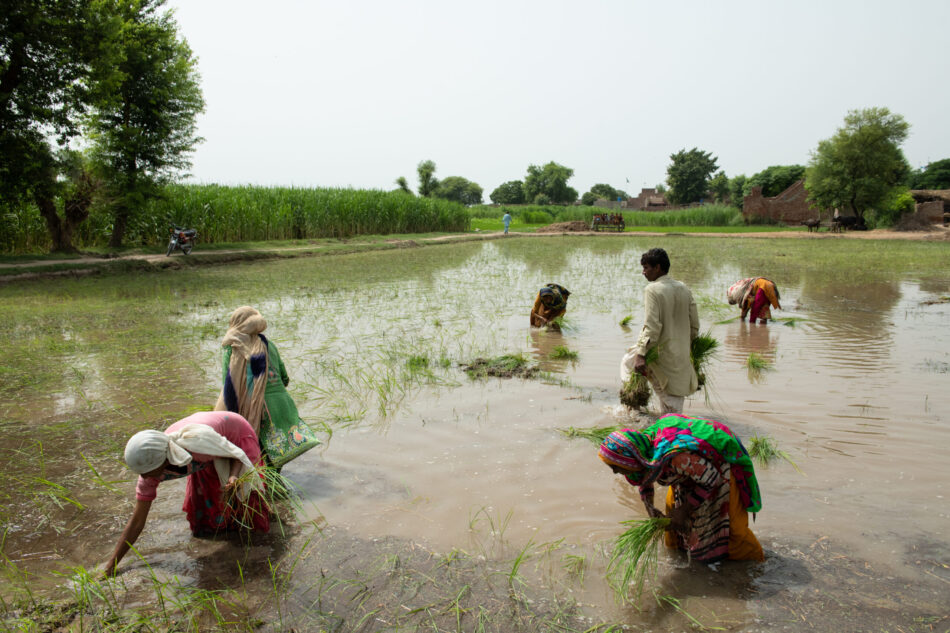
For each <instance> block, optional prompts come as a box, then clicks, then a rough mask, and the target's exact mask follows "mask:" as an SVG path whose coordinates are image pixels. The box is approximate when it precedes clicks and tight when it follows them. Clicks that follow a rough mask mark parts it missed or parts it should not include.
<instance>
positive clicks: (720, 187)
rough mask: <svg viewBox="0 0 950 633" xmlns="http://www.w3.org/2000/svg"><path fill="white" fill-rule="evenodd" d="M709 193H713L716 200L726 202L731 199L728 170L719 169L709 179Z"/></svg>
mask: <svg viewBox="0 0 950 633" xmlns="http://www.w3.org/2000/svg"><path fill="white" fill-rule="evenodd" d="M709 193H711V194H712V195H713V197H714V198H715V199H716V202H725V201H726V200H728V199H729V176H727V175H726V172H724V171H718V172H716V175H715V176H713V177H712V178H710V179H709Z"/></svg>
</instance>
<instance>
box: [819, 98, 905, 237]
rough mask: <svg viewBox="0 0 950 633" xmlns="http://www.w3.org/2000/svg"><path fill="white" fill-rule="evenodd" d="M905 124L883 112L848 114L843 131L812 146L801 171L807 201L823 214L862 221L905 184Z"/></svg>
mask: <svg viewBox="0 0 950 633" xmlns="http://www.w3.org/2000/svg"><path fill="white" fill-rule="evenodd" d="M909 127H910V126H909V124H908V123H907V122H906V121H905V120H904V117H902V116H901V115H899V114H892V113H891V111H890V110H888V109H887V108H867V109H864V110H851V111H849V112H848V114H847V116H845V118H844V127H841V128H839V129H838V131H837V132H836V133H835V135H834V136H832V137H831V138H829V139H825V140H823V141H821V142H820V143H818V149H816V150H815V151H814V152H813V153H812V157H811V161H810V162H809V163H808V168H807V169H806V170H805V187H806V188H807V189H808V193H809V196H810V197H811V199H812V200H814V201H815V202H816V203H817V204H818V205H819V206H821V207H824V208H826V209H830V208H834V207H839V208H845V209H850V210H851V212H852V213H853V214H854V215H856V216H857V217H858V218H861V219H862V220H863V219H864V213H865V212H866V211H867V210H869V209H874V208H877V207H882V206H885V205H886V204H887V202H888V200H889V199H890V198H891V197H892V195H893V190H894V189H895V188H897V187H899V186H901V185H903V184H904V183H906V181H907V178H908V176H909V175H910V165H908V164H907V159H906V158H904V152H902V151H901V147H900V146H901V144H902V143H903V142H904V140H905V139H906V138H907V131H908V129H909Z"/></svg>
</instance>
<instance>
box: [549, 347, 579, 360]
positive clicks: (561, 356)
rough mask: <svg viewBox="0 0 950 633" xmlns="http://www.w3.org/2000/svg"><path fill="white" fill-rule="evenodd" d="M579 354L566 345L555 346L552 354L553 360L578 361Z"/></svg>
mask: <svg viewBox="0 0 950 633" xmlns="http://www.w3.org/2000/svg"><path fill="white" fill-rule="evenodd" d="M578 356H579V355H578V353H577V352H575V351H573V350H571V349H569V348H568V347H567V346H566V345H555V346H554V351H552V352H551V358H554V359H556V360H577V357H578Z"/></svg>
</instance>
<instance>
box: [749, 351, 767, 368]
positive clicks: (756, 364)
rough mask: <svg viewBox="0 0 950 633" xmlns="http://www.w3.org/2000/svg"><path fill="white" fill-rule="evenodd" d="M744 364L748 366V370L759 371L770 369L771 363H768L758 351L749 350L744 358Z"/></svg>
mask: <svg viewBox="0 0 950 633" xmlns="http://www.w3.org/2000/svg"><path fill="white" fill-rule="evenodd" d="M745 364H746V367H748V368H749V371H753V372H761V371H767V370H769V369H772V363H770V362H769V361H768V360H767V359H766V358H765V357H764V356H762V355H761V354H759V353H758V352H750V353H749V356H748V358H746V361H745Z"/></svg>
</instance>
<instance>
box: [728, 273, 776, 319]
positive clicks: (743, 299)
mask: <svg viewBox="0 0 950 633" xmlns="http://www.w3.org/2000/svg"><path fill="white" fill-rule="evenodd" d="M726 297H727V298H728V299H729V304H730V305H736V304H737V303H738V304H739V307H740V308H741V310H742V314H741V315H740V316H739V320H740V321H741V320H743V319H745V316H746V314H748V315H749V323H755V320H756V319H758V320H759V323H765V322H766V321H768V320H769V319H771V318H772V310H771V308H775V309H776V310H781V309H782V304H781V303H779V299H781V296H780V295H779V291H778V286H776V285H775V282H774V281H772V280H771V279H766V278H765V277H749V278H747V279H740V280H739V281H737V282H736V283H734V284H732V285H731V286H730V287H729V290H727V291H726Z"/></svg>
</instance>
